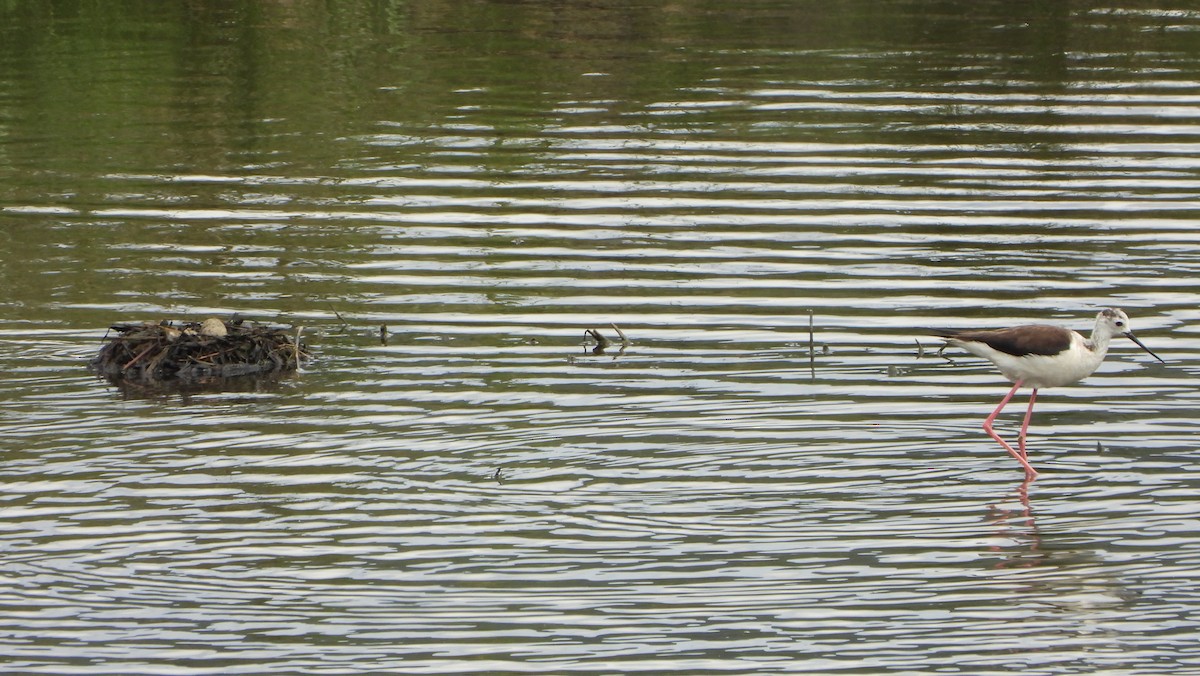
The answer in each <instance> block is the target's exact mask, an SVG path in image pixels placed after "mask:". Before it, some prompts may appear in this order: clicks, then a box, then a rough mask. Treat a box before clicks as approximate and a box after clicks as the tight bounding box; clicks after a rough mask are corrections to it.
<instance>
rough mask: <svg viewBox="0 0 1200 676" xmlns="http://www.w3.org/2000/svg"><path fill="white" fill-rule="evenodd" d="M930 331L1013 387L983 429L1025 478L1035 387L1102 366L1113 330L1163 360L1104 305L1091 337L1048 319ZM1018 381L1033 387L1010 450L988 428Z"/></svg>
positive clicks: (1029, 471) (1065, 381) (1029, 472)
mask: <svg viewBox="0 0 1200 676" xmlns="http://www.w3.org/2000/svg"><path fill="white" fill-rule="evenodd" d="M931 331H932V333H933V334H934V335H937V336H941V337H942V338H943V339H945V341H946V344H947V345H953V346H955V347H961V348H962V349H964V350H966V351H967V352H970V353H971V354H974V355H977V356H980V357H983V358H984V359H987V360H988V361H990V362H992V363H993V364H995V365H996V367H997V368H999V369H1000V372H1001V373H1003V374H1004V377H1005V378H1008V379H1009V380H1010V381H1012V383H1013V386H1012V389H1011V390H1009V391H1008V394H1007V395H1005V397H1004V399H1001V400H1000V405H999V406H997V407H996V410H995V411H992V414H991V415H989V416H988V417H987V420H984V421H983V429H984V431H986V432H987V433H988V436H990V437H991V438H993V439H995V440H996V441H997V442H999V444H1000V445H1001V446H1003V447H1004V450H1006V451H1008V453H1009V455H1011V456H1012V457H1014V458H1016V459H1017V461H1018V462H1020V463H1021V465H1022V466H1024V467H1025V480H1026V481H1030V480H1032V479H1033V478H1034V477H1035V476H1037V470H1035V469H1034V468H1033V465H1030V464H1029V458H1028V456H1027V454H1026V453H1025V435H1026V433H1027V432H1028V431H1029V419H1030V418H1031V417H1032V416H1033V402H1034V401H1036V400H1037V393H1038V390H1039V389H1041V388H1043V387H1056V386H1059V385H1069V384H1071V383H1074V382H1076V381H1079V380H1082V379H1084V378H1086V377H1087V376H1089V375H1091V374H1092V372H1093V371H1095V370H1096V369H1097V368H1098V367H1099V366H1100V362H1102V361H1104V355H1106V354H1107V353H1108V343H1109V341H1110V340H1112V338H1113V337H1114V336H1125V337H1126V338H1128V339H1130V340H1132V341H1133V342H1134V343H1136V344H1137V346H1138V347H1140V348H1142V349H1143V350H1145V351H1146V352H1149V353H1150V356H1152V357H1154V358H1155V359H1157V360H1159V361H1160V362H1161V361H1163V360H1162V358H1161V357H1159V356H1158V355H1156V354H1154V352H1152V351H1151V350H1150V348H1148V347H1146V346H1145V345H1143V344H1142V341H1140V340H1138V339H1137V337H1136V336H1134V335H1133V332H1132V331H1131V330H1130V329H1129V317H1128V316H1127V315H1126V314H1125V313H1124V312H1123V311H1121V310H1118V309H1115V308H1109V309H1107V310H1102V311H1101V312H1100V313H1099V314H1097V315H1096V326H1095V328H1093V329H1092V337H1091V338H1090V339H1088V338H1084V337H1083V336H1081V335H1080V334H1079V333H1077V332H1075V331H1071V330H1069V329H1064V328H1062V327H1061V326H1050V325H1047V324H1027V325H1025V326H1014V327H1012V328H1008V329H996V330H989V331H953V330H943V329H932V330H931ZM1163 363H1166V362H1163ZM1022 386H1028V387H1031V388H1033V391H1032V392H1030V394H1029V409H1028V410H1026V412H1025V422H1024V423H1023V424H1022V425H1021V434H1020V436H1018V437H1017V450H1013V447H1012V446H1010V445H1008V443H1007V442H1006V441H1004V439H1001V438H1000V435H999V434H996V430H994V429H992V422H993V421H995V420H996V416H998V415H1000V411H1002V410H1003V409H1004V406H1005V405H1006V404H1008V401H1009V400H1010V399H1012V398H1013V395H1014V394H1016V393H1017V390H1019V389H1020V388H1021V387H1022Z"/></svg>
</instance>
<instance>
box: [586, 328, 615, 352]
mask: <svg viewBox="0 0 1200 676" xmlns="http://www.w3.org/2000/svg"><path fill="white" fill-rule="evenodd" d="M583 335H584V343H585V344H586V343H587V336H591V337H592V338H594V339H595V340H596V347H597V349H600V350H603V349H604V348H606V347H608V344H609V343H608V339H607V338H605V337H604V334H602V333H600V332H599V331H597V330H596V329H588V330H586V331H584V332H583Z"/></svg>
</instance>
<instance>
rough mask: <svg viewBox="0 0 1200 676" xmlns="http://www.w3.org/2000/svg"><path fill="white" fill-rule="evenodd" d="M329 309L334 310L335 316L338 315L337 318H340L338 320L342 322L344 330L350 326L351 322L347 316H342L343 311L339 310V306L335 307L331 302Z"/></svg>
mask: <svg viewBox="0 0 1200 676" xmlns="http://www.w3.org/2000/svg"><path fill="white" fill-rule="evenodd" d="M329 310H330V311H331V312H333V315H334V316H335V317H337V318H338V321H339V322H341V323H342V330H343V331H345V330H346V329H348V328H350V323H349V322H347V321H346V318H345V317H343V316H342V313H340V312H338V311H337V308H335V307H334V306H333V303H329Z"/></svg>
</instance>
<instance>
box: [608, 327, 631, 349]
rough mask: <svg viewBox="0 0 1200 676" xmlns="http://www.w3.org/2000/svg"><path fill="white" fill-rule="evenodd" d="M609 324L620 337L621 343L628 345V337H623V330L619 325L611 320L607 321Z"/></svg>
mask: <svg viewBox="0 0 1200 676" xmlns="http://www.w3.org/2000/svg"><path fill="white" fill-rule="evenodd" d="M609 326H611V327H613V331H616V332H617V335H618V336H620V337H621V345H624V346H628V345H629V339H628V338H626V337H625V332H624V331H622V330H621V327H619V326H617V325H616V324H613V323H611V322H610V323H609Z"/></svg>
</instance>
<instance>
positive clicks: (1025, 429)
mask: <svg viewBox="0 0 1200 676" xmlns="http://www.w3.org/2000/svg"><path fill="white" fill-rule="evenodd" d="M1035 401H1037V388H1036V387H1035V388H1033V391H1032V392H1030V393H1029V408H1028V409H1026V411H1025V422H1024V423H1023V424H1022V425H1021V436H1019V437H1017V450H1019V451H1021V456H1022V457H1024V458H1025V459H1026V460H1028V459H1029V454H1028V453H1026V452H1025V435H1026V434H1028V433H1029V421H1030V419H1031V418H1033V402H1035Z"/></svg>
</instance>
